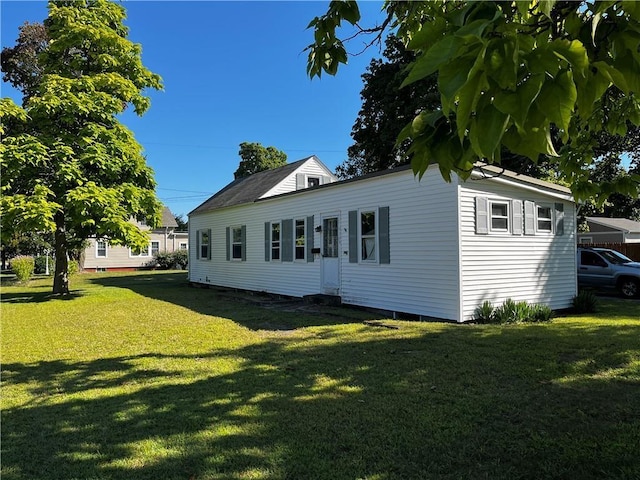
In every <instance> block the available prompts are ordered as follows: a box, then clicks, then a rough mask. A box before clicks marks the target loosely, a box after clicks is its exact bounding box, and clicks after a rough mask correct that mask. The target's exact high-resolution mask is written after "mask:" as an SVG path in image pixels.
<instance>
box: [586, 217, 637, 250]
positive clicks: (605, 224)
mask: <svg viewBox="0 0 640 480" xmlns="http://www.w3.org/2000/svg"><path fill="white" fill-rule="evenodd" d="M586 221H587V226H588V227H589V231H588V232H579V233H578V243H583V244H590V243H640V222H636V221H634V220H629V219H627V218H606V217H586Z"/></svg>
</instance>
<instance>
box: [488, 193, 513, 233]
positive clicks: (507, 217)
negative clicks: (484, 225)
mask: <svg viewBox="0 0 640 480" xmlns="http://www.w3.org/2000/svg"><path fill="white" fill-rule="evenodd" d="M494 205H505V206H506V207H507V212H506V214H505V215H494V213H493V206H494ZM487 214H488V215H489V232H490V233H510V232H511V202H510V201H509V200H492V199H489V206H488V212H487ZM494 218H495V219H496V220H506V221H507V228H496V227H494V226H493V220H494Z"/></svg>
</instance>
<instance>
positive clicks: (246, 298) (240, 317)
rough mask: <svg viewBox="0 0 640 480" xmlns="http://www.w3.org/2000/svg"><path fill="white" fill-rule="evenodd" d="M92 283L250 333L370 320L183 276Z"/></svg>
mask: <svg viewBox="0 0 640 480" xmlns="http://www.w3.org/2000/svg"><path fill="white" fill-rule="evenodd" d="M91 282H93V283H96V284H99V285H102V286H106V287H116V288H126V289H129V290H132V291H134V292H136V293H137V294H139V295H143V296H145V297H149V298H153V299H156V300H161V301H163V302H169V303H173V304H175V305H179V306H181V307H185V308H188V309H189V310H192V311H194V312H197V313H200V314H204V315H211V316H214V317H222V318H231V319H233V321H235V322H237V323H239V324H240V325H242V326H244V327H247V328H249V329H252V330H272V331H283V330H284V331H286V330H293V329H296V328H302V327H311V326H322V325H339V324H344V323H353V322H361V321H363V320H365V319H370V318H371V314H367V313H365V312H364V311H361V310H358V309H355V308H349V307H340V308H335V307H317V306H314V305H305V304H303V303H302V301H301V300H299V299H293V300H292V301H287V300H283V301H278V300H275V299H274V297H273V296H270V295H266V294H264V295H263V294H260V293H251V292H237V291H234V290H232V289H224V288H214V287H212V288H199V287H193V286H191V285H190V284H189V282H188V281H187V274H186V272H180V273H164V272H163V273H155V274H143V273H141V274H139V275H126V276H95V277H93V278H92V279H91Z"/></svg>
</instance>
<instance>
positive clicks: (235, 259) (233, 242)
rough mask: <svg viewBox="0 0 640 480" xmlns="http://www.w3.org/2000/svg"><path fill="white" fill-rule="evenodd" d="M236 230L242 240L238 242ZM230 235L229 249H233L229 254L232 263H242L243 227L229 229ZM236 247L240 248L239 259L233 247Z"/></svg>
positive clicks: (237, 226)
mask: <svg viewBox="0 0 640 480" xmlns="http://www.w3.org/2000/svg"><path fill="white" fill-rule="evenodd" d="M236 230H237V231H239V232H240V240H239V241H237V242H236V236H235V232H236ZM229 234H230V235H231V238H230V242H229V248H230V249H231V251H230V252H229V258H230V259H231V261H232V262H241V261H242V225H235V226H233V227H229ZM236 245H238V246H239V247H240V256H239V257H236V256H235V249H234V248H233V247H235V246H236Z"/></svg>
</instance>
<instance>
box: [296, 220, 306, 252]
mask: <svg viewBox="0 0 640 480" xmlns="http://www.w3.org/2000/svg"><path fill="white" fill-rule="evenodd" d="M294 235H295V238H294V245H295V259H296V260H305V258H306V255H305V252H306V241H305V238H306V227H305V221H304V219H298V220H296V221H295V226H294Z"/></svg>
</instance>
